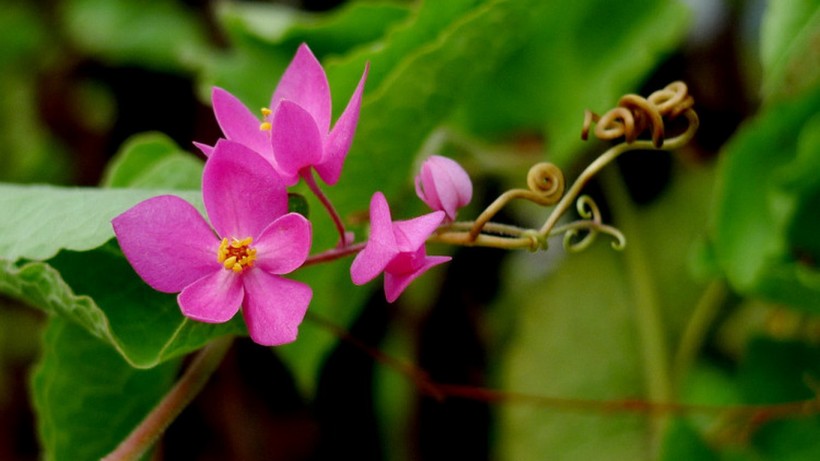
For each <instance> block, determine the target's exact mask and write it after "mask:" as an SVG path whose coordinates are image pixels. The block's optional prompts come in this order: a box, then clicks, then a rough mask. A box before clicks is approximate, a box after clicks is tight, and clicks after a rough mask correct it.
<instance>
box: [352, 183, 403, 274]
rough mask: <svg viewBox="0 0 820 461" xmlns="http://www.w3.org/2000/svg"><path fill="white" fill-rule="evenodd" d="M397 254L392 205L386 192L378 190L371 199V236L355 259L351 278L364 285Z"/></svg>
mask: <svg viewBox="0 0 820 461" xmlns="http://www.w3.org/2000/svg"><path fill="white" fill-rule="evenodd" d="M397 254H399V249H398V246H397V244H396V237H395V235H394V234H393V223H392V222H391V218H390V207H389V206H388V204H387V199H385V198H384V194H382V193H381V192H376V193H375V194H373V198H371V199H370V238H369V239H368V240H367V245H366V246H365V248H364V250H362V251H361V252H359V254H357V255H356V258H355V259H354V260H353V264H352V265H351V266H350V278H351V279H352V280H353V283H355V284H356V285H364V284H365V283H367V282H369V281H371V280H373V279H374V278H376V276H378V275H379V274H380V273H381V272H382V271H383V270H384V268H385V267H387V265H388V264H389V263H390V260H392V259H393V258H394V257H395V256H396V255H397Z"/></svg>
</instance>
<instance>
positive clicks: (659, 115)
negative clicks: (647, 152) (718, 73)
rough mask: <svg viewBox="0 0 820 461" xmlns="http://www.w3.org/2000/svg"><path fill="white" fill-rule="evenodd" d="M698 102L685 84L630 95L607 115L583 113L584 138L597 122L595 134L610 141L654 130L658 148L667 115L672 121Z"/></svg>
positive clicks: (629, 138)
mask: <svg viewBox="0 0 820 461" xmlns="http://www.w3.org/2000/svg"><path fill="white" fill-rule="evenodd" d="M694 104H695V101H694V99H692V96H691V95H689V93H688V89H687V87H686V84H685V83H683V82H680V81H678V82H672V83H670V84H669V85H667V86H666V88H663V89H661V90H658V91H655V92H654V93H652V94H651V95H649V97H647V98H644V97H642V96H639V95H636V94H627V95H624V96H623V97H621V99H620V100H619V101H618V107H615V108H614V109H611V110H609V111H608V112H606V113H605V114H604V115H598V114H596V113H594V112H592V111H589V110H587V111H586V112H585V113H584V126H583V128H582V130H581V138H582V139H584V140H586V139H587V138H588V137H589V130H590V127H591V126H592V124H593V123H595V130H594V132H593V133H594V134H595V136H596V137H597V138H598V139H601V140H603V141H611V140H613V139H618V138H620V137H623V138H624V140H625V141H626V142H627V143H632V142H634V141H635V140H636V139H638V137H639V136H640V135H641V134H642V133H643V132H645V131H647V130H649V131H650V133H651V138H652V143H653V144H654V145H655V147H656V148H660V147H661V146H662V145H663V141H664V135H665V128H664V118H666V119H668V120H672V119H675V118H677V117H678V116H680V115H681V114H683V113H685V112H686V111H687V110H689V109H691V108H692V106H693V105H694Z"/></svg>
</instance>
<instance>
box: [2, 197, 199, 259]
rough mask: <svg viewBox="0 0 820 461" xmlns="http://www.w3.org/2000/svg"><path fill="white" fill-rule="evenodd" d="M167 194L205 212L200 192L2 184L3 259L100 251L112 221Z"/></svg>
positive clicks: (46, 256)
mask: <svg viewBox="0 0 820 461" xmlns="http://www.w3.org/2000/svg"><path fill="white" fill-rule="evenodd" d="M164 193H173V194H175V195H179V196H180V197H182V198H183V199H185V200H187V201H189V202H191V203H192V204H194V205H195V206H198V207H199V208H200V209H201V208H202V207H201V194H200V192H199V191H196V192H194V191H174V192H169V191H165V190H154V189H108V190H101V189H93V188H81V187H54V186H15V185H10V184H0V210H3V213H0V260H7V261H12V262H13V261H16V260H18V259H20V258H25V259H32V260H45V259H49V258H51V257H53V256H54V255H56V254H57V252H58V251H60V250H62V249H66V250H75V251H84V250H90V249H93V248H97V247H99V246H100V245H102V244H104V243H105V242H107V241H108V240H110V239H111V238H112V237H114V231H113V229H112V228H111V219H113V218H114V217H116V216H117V215H119V214H120V213H122V212H124V211H125V210H127V209H128V208H130V207H132V206H134V205H136V204H137V203H139V202H141V201H143V200H145V199H148V198H151V197H155V196H157V195H161V194H164Z"/></svg>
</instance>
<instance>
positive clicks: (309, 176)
mask: <svg viewBox="0 0 820 461" xmlns="http://www.w3.org/2000/svg"><path fill="white" fill-rule="evenodd" d="M302 178H303V179H304V180H305V184H307V185H308V187H309V188H310V190H311V192H313V195H315V196H316V198H318V199H319V201H320V202H322V206H324V207H325V210H327V213H328V214H329V215H330V219H331V220H333V225H334V226H336V230H337V231H338V232H339V246H340V247H343V246H345V245H347V243H348V242H347V236H346V235H345V225H344V223H342V218H341V216H339V213H338V212H337V211H336V208H334V207H333V204H332V203H330V199H328V198H327V196H326V195H325V193H324V192H322V189H320V188H319V185H318V184H316V179H315V178H314V177H313V170H311V169H310V168H307V169H305V170H304V171H302Z"/></svg>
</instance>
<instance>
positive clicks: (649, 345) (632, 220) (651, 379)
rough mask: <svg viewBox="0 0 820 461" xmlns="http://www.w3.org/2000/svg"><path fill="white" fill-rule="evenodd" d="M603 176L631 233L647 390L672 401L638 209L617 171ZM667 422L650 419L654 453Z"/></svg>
mask: <svg viewBox="0 0 820 461" xmlns="http://www.w3.org/2000/svg"><path fill="white" fill-rule="evenodd" d="M602 179H603V184H604V187H605V191H606V197H607V198H608V199H609V204H610V206H611V207H612V211H613V215H614V219H615V220H616V222H617V223H618V227H619V228H620V229H621V230H622V231H623V232H624V234H626V235H629V236H630V242H631V243H630V245H629V249H628V250H627V251H624V262H625V265H626V271H627V274H628V276H629V280H630V282H631V285H632V292H633V296H634V297H635V302H634V305H635V314H636V317H635V320H636V323H637V328H638V335H639V337H640V349H641V352H642V354H643V363H644V379H645V382H646V386H647V393H648V395H649V398H650V400H653V401H657V402H669V401H671V399H672V384H671V379H670V374H669V354H668V351H667V342H666V335H665V331H664V327H663V322H662V320H661V314H660V309H661V307H660V300H659V299H658V294H657V292H656V290H655V283H654V280H653V278H652V269H651V268H650V267H649V264H648V262H647V257H646V251H645V249H644V247H643V245H642V242H641V238H640V229H639V228H638V226H637V223H636V216H635V209H634V207H633V205H632V203H631V202H630V200H629V197H628V196H627V194H626V190H625V186H624V184H623V181H622V178H621V177H620V176H619V175H618V173H617V172H614V171H609V172H607V173H605V174H603V178H602ZM665 425H666V421H665V420H664V419H655V420H653V421H652V422H651V427H650V430H651V432H650V441H651V447H652V449H653V451H654V452H656V450H657V449H658V448H659V444H660V438H661V436H662V434H663V432H664V427H665Z"/></svg>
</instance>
